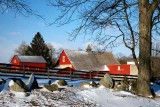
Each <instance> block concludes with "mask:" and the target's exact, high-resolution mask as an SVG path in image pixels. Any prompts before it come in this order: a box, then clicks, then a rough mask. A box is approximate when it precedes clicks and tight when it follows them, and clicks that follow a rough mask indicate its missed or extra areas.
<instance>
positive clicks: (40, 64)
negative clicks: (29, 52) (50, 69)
mask: <svg viewBox="0 0 160 107" xmlns="http://www.w3.org/2000/svg"><path fill="white" fill-rule="evenodd" d="M11 64H13V65H18V66H12V68H16V69H18V68H21V69H24V67H25V70H33V71H34V70H35V71H46V65H47V63H46V61H45V59H44V58H43V57H42V56H18V55H15V56H14V57H13V58H12V60H11Z"/></svg>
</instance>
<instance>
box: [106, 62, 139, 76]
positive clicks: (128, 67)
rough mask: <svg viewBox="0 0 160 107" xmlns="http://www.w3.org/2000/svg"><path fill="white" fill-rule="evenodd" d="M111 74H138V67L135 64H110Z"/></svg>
mask: <svg viewBox="0 0 160 107" xmlns="http://www.w3.org/2000/svg"><path fill="white" fill-rule="evenodd" d="M107 67H108V69H109V73H110V74H113V75H114V74H115V75H138V69H137V66H136V65H133V64H118V65H108V66H107Z"/></svg>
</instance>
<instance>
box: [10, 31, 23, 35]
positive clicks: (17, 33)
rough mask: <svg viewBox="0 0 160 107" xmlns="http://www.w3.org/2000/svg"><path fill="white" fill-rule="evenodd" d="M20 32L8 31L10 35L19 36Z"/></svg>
mask: <svg viewBox="0 0 160 107" xmlns="http://www.w3.org/2000/svg"><path fill="white" fill-rule="evenodd" d="M21 34H22V33H21V32H10V33H9V35H12V36H20V35H21Z"/></svg>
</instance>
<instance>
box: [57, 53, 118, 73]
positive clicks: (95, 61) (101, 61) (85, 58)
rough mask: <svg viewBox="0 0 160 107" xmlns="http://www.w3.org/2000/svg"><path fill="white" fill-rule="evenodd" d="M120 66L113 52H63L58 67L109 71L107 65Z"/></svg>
mask: <svg viewBox="0 0 160 107" xmlns="http://www.w3.org/2000/svg"><path fill="white" fill-rule="evenodd" d="M111 64H119V62H118V61H117V60H116V59H115V58H114V56H113V54H112V53H111V52H93V51H91V50H87V51H74V50H63V51H62V53H61V54H60V56H59V59H58V65H57V67H60V68H66V67H70V68H72V69H73V70H80V71H108V68H107V66H106V65H111Z"/></svg>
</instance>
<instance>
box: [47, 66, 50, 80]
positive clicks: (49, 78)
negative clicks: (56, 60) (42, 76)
mask: <svg viewBox="0 0 160 107" xmlns="http://www.w3.org/2000/svg"><path fill="white" fill-rule="evenodd" d="M47 74H48V80H49V79H50V77H49V68H47Z"/></svg>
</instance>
